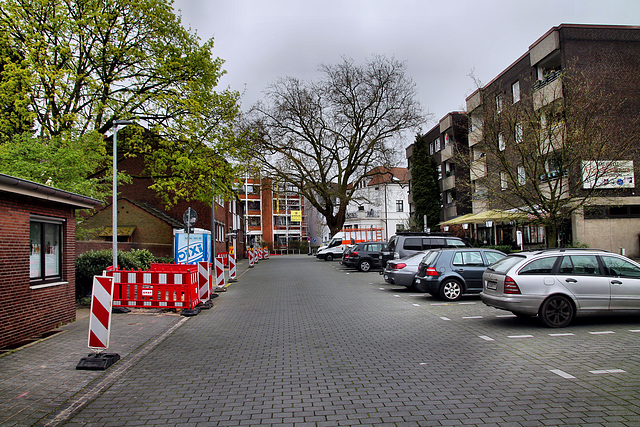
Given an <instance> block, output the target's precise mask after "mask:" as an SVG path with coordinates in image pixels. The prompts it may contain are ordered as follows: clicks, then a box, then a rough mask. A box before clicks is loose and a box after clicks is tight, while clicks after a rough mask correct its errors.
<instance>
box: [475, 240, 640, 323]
mask: <svg viewBox="0 0 640 427" xmlns="http://www.w3.org/2000/svg"><path fill="white" fill-rule="evenodd" d="M482 282H483V289H482V292H481V293H480V298H481V299H482V302H484V303H485V304H486V305H488V306H491V307H495V308H499V309H502V310H508V311H511V312H512V313H514V314H515V315H517V316H536V315H537V316H539V318H540V320H541V321H542V322H543V323H544V324H545V325H547V326H549V327H552V328H560V327H564V326H567V325H569V324H570V323H571V321H572V320H573V319H574V318H575V317H576V316H577V315H583V314H596V313H606V312H609V311H622V312H624V311H628V312H630V311H631V310H635V311H638V312H640V264H638V263H636V262H634V261H632V260H630V259H628V258H626V257H624V256H622V255H617V254H615V253H611V252H606V251H601V250H597V249H586V250H585V249H553V250H543V251H536V252H522V253H518V254H512V255H509V256H507V257H505V258H503V259H501V260H499V261H497V262H496V263H494V264H492V265H490V266H489V267H488V268H487V270H486V271H485V272H484V274H483V277H482Z"/></svg>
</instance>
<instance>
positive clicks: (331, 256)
mask: <svg viewBox="0 0 640 427" xmlns="http://www.w3.org/2000/svg"><path fill="white" fill-rule="evenodd" d="M324 260H325V261H333V255H331V254H326V255H325V256H324Z"/></svg>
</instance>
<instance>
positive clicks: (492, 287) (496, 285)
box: [487, 282, 498, 291]
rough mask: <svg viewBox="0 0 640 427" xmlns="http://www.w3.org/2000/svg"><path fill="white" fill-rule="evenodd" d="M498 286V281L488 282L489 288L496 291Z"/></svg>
mask: <svg viewBox="0 0 640 427" xmlns="http://www.w3.org/2000/svg"><path fill="white" fill-rule="evenodd" d="M497 288H498V283H497V282H487V289H491V290H492V291H495V290H496V289H497Z"/></svg>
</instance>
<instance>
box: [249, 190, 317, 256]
mask: <svg viewBox="0 0 640 427" xmlns="http://www.w3.org/2000/svg"><path fill="white" fill-rule="evenodd" d="M238 196H239V198H240V201H241V203H243V204H244V215H245V218H244V219H245V221H244V224H245V230H244V231H245V236H246V239H247V245H248V246H251V245H258V244H260V245H262V244H267V245H268V246H269V247H270V248H271V249H272V250H276V251H280V250H286V249H287V248H288V247H289V248H292V247H295V246H296V245H299V242H306V240H307V238H308V236H309V234H308V225H307V214H306V211H307V207H306V203H305V198H304V197H303V196H302V195H300V194H298V193H297V192H296V190H295V188H294V187H293V186H292V185H291V184H285V183H281V182H275V181H272V180H271V179H267V178H259V177H258V178H246V179H245V180H244V184H243V185H242V187H241V189H240V192H239V195H238Z"/></svg>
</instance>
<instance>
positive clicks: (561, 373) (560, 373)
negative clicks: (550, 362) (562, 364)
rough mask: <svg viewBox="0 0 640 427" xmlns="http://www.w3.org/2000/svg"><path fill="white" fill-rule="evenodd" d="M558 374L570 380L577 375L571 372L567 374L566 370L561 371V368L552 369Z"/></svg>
mask: <svg viewBox="0 0 640 427" xmlns="http://www.w3.org/2000/svg"><path fill="white" fill-rule="evenodd" d="M550 371H551V372H553V373H554V374H556V375H560V376H561V377H562V378H566V379H568V380H571V379H575V377H574V376H573V375H571V374H567V373H566V372H565V371H561V370H560V369H550Z"/></svg>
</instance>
